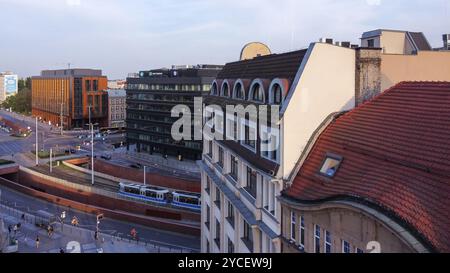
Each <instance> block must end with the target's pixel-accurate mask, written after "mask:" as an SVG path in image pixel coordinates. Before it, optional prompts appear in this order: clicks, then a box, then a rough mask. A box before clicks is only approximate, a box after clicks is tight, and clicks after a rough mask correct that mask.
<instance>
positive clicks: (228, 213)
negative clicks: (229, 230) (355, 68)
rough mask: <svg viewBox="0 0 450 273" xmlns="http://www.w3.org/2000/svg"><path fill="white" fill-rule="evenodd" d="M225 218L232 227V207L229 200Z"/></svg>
mask: <svg viewBox="0 0 450 273" xmlns="http://www.w3.org/2000/svg"><path fill="white" fill-rule="evenodd" d="M227 220H228V223H230V225H231V226H232V227H233V228H234V207H233V204H232V203H231V202H230V201H228V209H227Z"/></svg>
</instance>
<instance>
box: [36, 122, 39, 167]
mask: <svg viewBox="0 0 450 273" xmlns="http://www.w3.org/2000/svg"><path fill="white" fill-rule="evenodd" d="M38 140H39V138H38V117H36V166H39V145H38Z"/></svg>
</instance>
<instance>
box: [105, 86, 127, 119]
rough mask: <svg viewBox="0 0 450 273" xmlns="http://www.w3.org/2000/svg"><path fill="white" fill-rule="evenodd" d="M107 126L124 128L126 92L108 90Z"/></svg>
mask: <svg viewBox="0 0 450 273" xmlns="http://www.w3.org/2000/svg"><path fill="white" fill-rule="evenodd" d="M108 109H109V110H108V127H111V128H124V127H125V119H126V115H127V92H126V91H125V90H124V89H122V90H120V89H117V90H108Z"/></svg>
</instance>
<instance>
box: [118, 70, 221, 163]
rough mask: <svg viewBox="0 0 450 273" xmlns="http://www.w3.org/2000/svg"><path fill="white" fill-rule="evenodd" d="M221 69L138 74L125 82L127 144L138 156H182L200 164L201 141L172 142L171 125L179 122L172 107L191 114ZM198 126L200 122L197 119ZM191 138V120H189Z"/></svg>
mask: <svg viewBox="0 0 450 273" xmlns="http://www.w3.org/2000/svg"><path fill="white" fill-rule="evenodd" d="M221 68H222V67H221V66H216V65H199V66H195V67H189V68H188V67H184V68H173V69H158V70H151V71H141V72H140V73H139V77H136V78H128V79H127V87H126V91H127V121H126V123H127V142H128V145H134V144H135V145H136V149H137V151H138V152H142V153H150V154H154V153H155V154H161V155H168V156H181V157H182V158H186V159H192V160H199V159H201V156H202V150H203V149H202V148H203V144H202V141H195V140H192V141H191V140H182V141H175V140H174V139H173V137H172V134H171V132H172V125H173V124H174V123H175V122H176V121H177V120H178V119H179V118H173V117H171V111H172V109H173V107H175V106H177V105H186V106H187V107H189V108H190V110H191V113H194V99H195V97H202V95H204V94H205V93H208V92H210V89H211V85H212V82H213V81H214V80H215V78H216V77H217V75H218V73H219V72H220V70H221ZM198 120H199V121H200V123H201V118H200V119H198ZM191 130H192V136H193V135H194V118H192V128H191Z"/></svg>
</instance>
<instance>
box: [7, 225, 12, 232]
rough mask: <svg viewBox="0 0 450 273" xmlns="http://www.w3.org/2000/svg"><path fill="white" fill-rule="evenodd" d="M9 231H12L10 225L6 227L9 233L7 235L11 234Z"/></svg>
mask: <svg viewBox="0 0 450 273" xmlns="http://www.w3.org/2000/svg"><path fill="white" fill-rule="evenodd" d="M11 230H12V227H11V225H9V226H8V232H9V234H11Z"/></svg>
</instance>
